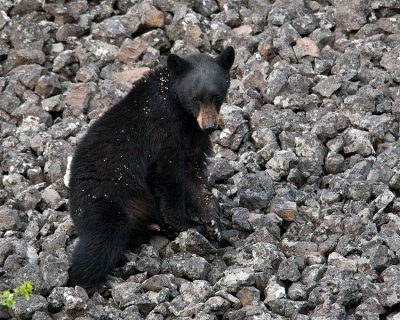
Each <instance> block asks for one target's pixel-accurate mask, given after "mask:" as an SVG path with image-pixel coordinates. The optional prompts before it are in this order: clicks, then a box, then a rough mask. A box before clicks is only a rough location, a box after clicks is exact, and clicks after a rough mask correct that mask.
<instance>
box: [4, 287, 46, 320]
mask: <svg viewBox="0 0 400 320" xmlns="http://www.w3.org/2000/svg"><path fill="white" fill-rule="evenodd" d="M47 305H48V303H47V301H46V299H45V298H44V297H42V296H40V295H37V294H33V293H32V294H30V295H29V300H25V299H24V298H17V299H16V301H15V303H14V305H13V306H12V308H11V309H12V311H13V313H14V314H15V316H16V317H18V318H19V319H31V318H32V316H33V314H34V313H35V312H36V311H47Z"/></svg>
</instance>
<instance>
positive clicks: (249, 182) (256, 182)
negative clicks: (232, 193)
mask: <svg viewBox="0 0 400 320" xmlns="http://www.w3.org/2000/svg"><path fill="white" fill-rule="evenodd" d="M233 179H235V177H233ZM235 185H236V186H237V188H238V197H239V199H238V200H239V204H240V205H241V206H242V207H246V208H248V209H249V210H256V209H262V208H265V207H267V206H268V205H269V203H270V201H271V199H272V196H273V193H274V185H273V182H272V179H271V177H270V176H269V174H268V173H266V172H257V173H249V174H247V175H242V176H240V177H239V179H238V181H237V182H235Z"/></svg>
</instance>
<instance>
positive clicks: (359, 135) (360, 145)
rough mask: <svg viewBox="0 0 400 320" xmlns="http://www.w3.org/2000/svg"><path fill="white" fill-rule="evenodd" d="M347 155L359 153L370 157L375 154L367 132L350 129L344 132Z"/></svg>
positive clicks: (344, 149)
mask: <svg viewBox="0 0 400 320" xmlns="http://www.w3.org/2000/svg"><path fill="white" fill-rule="evenodd" d="M343 138H344V143H345V146H344V148H343V151H344V152H345V153H354V152H356V153H359V154H361V155H363V156H369V155H371V154H374V153H375V149H374V147H373V145H372V143H371V140H370V135H369V133H368V132H366V131H362V130H358V129H353V128H348V129H346V130H345V131H344V132H343Z"/></svg>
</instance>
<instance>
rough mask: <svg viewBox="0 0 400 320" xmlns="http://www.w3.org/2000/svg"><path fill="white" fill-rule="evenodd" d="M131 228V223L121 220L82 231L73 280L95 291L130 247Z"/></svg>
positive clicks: (86, 288) (74, 255)
mask: <svg viewBox="0 0 400 320" xmlns="http://www.w3.org/2000/svg"><path fill="white" fill-rule="evenodd" d="M131 228H132V227H131V226H130V225H129V224H128V223H123V221H120V222H119V223H110V224H103V225H101V226H97V228H96V229H90V230H84V232H81V233H80V236H79V242H78V244H77V246H76V248H75V250H74V252H73V255H72V265H71V268H70V270H69V275H70V281H71V283H72V284H73V285H79V286H81V287H83V288H84V289H85V290H86V291H87V292H88V293H89V294H92V293H93V292H94V291H95V290H96V288H97V287H98V286H99V285H100V284H101V283H102V282H103V281H104V278H105V275H106V274H107V273H109V272H110V271H111V270H112V269H113V268H114V267H115V265H116V263H117V262H118V260H119V259H120V258H121V256H122V254H123V252H124V251H125V250H126V248H127V246H128V243H129V241H130V238H131V235H132V230H131Z"/></svg>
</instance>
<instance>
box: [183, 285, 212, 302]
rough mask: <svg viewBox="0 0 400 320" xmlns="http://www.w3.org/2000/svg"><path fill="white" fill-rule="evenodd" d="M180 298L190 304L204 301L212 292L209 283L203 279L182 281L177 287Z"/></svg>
mask: <svg viewBox="0 0 400 320" xmlns="http://www.w3.org/2000/svg"><path fill="white" fill-rule="evenodd" d="M179 292H180V293H181V295H182V299H183V300H184V301H186V302H188V303H190V304H193V303H200V302H205V301H206V300H207V299H208V298H209V297H210V296H211V294H212V287H211V285H210V284H209V283H208V282H207V281H205V280H194V281H193V282H185V283H182V285H181V287H180V288H179Z"/></svg>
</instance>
